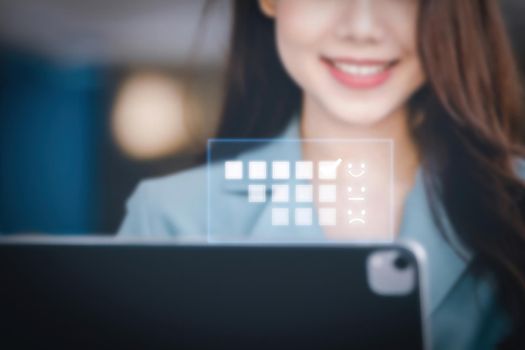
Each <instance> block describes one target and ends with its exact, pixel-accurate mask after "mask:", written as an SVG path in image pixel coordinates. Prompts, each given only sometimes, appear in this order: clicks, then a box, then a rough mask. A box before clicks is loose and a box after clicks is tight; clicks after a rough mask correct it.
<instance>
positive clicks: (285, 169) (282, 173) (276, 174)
mask: <svg viewBox="0 0 525 350" xmlns="http://www.w3.org/2000/svg"><path fill="white" fill-rule="evenodd" d="M272 177H273V178H274V179H276V180H287V179H289V178H290V162H285V161H276V162H272Z"/></svg>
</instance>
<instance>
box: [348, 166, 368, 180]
mask: <svg viewBox="0 0 525 350" xmlns="http://www.w3.org/2000/svg"><path fill="white" fill-rule="evenodd" d="M346 171H347V173H348V175H350V176H351V177H354V178H359V177H361V176H363V175H365V173H366V164H365V163H359V164H353V163H348V164H347V166H346Z"/></svg>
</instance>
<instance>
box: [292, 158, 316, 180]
mask: <svg viewBox="0 0 525 350" xmlns="http://www.w3.org/2000/svg"><path fill="white" fill-rule="evenodd" d="M313 174H314V165H313V163H312V162H310V161H306V160H301V161H298V162H295V178H296V179H298V180H310V179H312V178H313Z"/></svg>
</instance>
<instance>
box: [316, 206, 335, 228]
mask: <svg viewBox="0 0 525 350" xmlns="http://www.w3.org/2000/svg"><path fill="white" fill-rule="evenodd" d="M336 223H337V217H336V212H335V208H320V209H319V225H320V226H335V225H336Z"/></svg>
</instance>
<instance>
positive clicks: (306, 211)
mask: <svg viewBox="0 0 525 350" xmlns="http://www.w3.org/2000/svg"><path fill="white" fill-rule="evenodd" d="M311 224H312V208H296V209H295V225H297V226H309V225H311Z"/></svg>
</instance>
